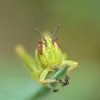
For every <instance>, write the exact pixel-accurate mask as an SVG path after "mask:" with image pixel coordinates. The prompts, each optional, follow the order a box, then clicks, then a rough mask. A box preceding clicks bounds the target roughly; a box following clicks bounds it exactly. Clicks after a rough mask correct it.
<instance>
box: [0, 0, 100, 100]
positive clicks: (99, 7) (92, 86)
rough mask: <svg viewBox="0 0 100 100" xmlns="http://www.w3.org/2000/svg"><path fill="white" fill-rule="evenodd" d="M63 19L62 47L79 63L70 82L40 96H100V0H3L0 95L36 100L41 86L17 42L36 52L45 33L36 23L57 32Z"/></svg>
mask: <svg viewBox="0 0 100 100" xmlns="http://www.w3.org/2000/svg"><path fill="white" fill-rule="evenodd" d="M57 24H61V28H60V30H59V32H58V33H57V34H56V37H57V38H58V39H59V41H60V44H61V49H62V51H63V52H66V53H67V54H68V56H69V59H72V60H75V61H78V62H79V67H77V68H76V69H75V70H74V71H73V72H71V73H70V77H71V79H70V84H69V86H66V87H63V88H62V87H61V88H60V91H59V92H58V93H52V92H51V93H49V94H48V95H46V96H45V97H43V98H40V99H39V100H47V99H48V100H61V99H62V100H100V1H99V0H0V100H30V98H32V94H33V93H34V92H35V90H36V89H38V88H39V86H41V85H40V84H39V83H37V82H34V81H33V80H32V79H31V77H30V72H29V71H27V69H26V68H25V67H24V65H23V64H22V63H21V61H20V60H19V58H18V57H17V55H16V54H15V52H14V47H15V45H17V44H23V45H24V47H25V48H26V49H27V50H28V52H29V53H30V54H31V55H33V56H34V52H35V49H36V47H37V43H38V41H39V40H40V39H41V37H40V36H39V35H38V34H37V33H36V32H35V28H38V29H39V30H40V31H41V32H42V33H43V32H45V31H49V32H51V34H53V32H54V29H55V27H56V26H57ZM31 100H32V99H31Z"/></svg>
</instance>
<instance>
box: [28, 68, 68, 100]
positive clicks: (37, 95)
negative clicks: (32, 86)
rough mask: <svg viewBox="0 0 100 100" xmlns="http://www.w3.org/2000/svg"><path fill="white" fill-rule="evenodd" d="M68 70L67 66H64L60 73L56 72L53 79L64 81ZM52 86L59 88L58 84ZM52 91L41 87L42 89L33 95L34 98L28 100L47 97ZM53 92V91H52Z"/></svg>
mask: <svg viewBox="0 0 100 100" xmlns="http://www.w3.org/2000/svg"><path fill="white" fill-rule="evenodd" d="M67 68H68V67H66V66H63V67H62V68H61V69H60V70H59V71H58V72H56V73H55V74H54V75H53V76H52V79H53V78H54V79H60V80H61V79H63V78H64V76H65V74H66V72H67ZM50 85H52V86H53V87H56V86H57V83H51V84H50ZM50 91H51V90H50V89H48V88H47V87H45V86H43V85H41V87H40V88H39V89H37V90H36V91H35V93H34V94H33V95H32V97H31V98H30V99H28V100H37V99H38V98H41V97H43V96H45V95H46V94H47V93H49V92H50ZM51 92H52V91H51Z"/></svg>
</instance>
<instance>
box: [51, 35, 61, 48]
mask: <svg viewBox="0 0 100 100" xmlns="http://www.w3.org/2000/svg"><path fill="white" fill-rule="evenodd" d="M50 38H51V39H52V37H51V36H50ZM54 42H55V43H56V44H57V46H58V47H59V48H60V43H59V41H58V39H57V38H55V37H54Z"/></svg>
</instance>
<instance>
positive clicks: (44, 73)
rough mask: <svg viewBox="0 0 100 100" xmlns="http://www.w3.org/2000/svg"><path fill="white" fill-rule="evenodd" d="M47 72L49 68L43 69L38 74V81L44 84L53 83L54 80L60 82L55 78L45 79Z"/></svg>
mask: <svg viewBox="0 0 100 100" xmlns="http://www.w3.org/2000/svg"><path fill="white" fill-rule="evenodd" d="M48 73H49V69H45V70H44V71H43V72H42V74H41V75H40V78H39V82H40V83H42V84H46V83H54V82H57V83H61V82H62V81H61V80H57V79H46V76H47V74H48Z"/></svg>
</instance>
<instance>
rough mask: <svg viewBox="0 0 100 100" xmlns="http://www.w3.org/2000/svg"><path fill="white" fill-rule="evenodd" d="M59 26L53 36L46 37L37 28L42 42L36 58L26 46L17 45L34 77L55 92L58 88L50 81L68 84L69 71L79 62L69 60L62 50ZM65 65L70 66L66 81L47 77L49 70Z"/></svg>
mask: <svg viewBox="0 0 100 100" xmlns="http://www.w3.org/2000/svg"><path fill="white" fill-rule="evenodd" d="M59 27H60V25H58V26H57V28H56V29H55V31H54V34H53V35H52V36H45V37H44V36H43V35H42V33H41V32H40V31H39V30H38V29H36V31H37V32H38V33H39V34H40V35H41V37H42V39H41V40H40V42H38V46H37V48H36V51H35V59H34V60H33V59H32V57H31V56H29V55H28V53H27V52H26V51H25V50H24V48H22V47H21V46H17V47H16V52H17V54H18V55H19V56H20V57H21V59H22V60H23V61H24V63H25V64H26V65H27V66H28V68H29V69H30V71H31V76H32V78H33V79H35V80H37V81H39V82H40V83H42V84H43V85H45V86H46V87H48V88H49V89H51V90H52V91H54V92H56V91H57V90H55V89H54V88H53V87H52V86H50V84H49V83H53V82H57V83H61V84H62V85H63V86H64V85H68V84H69V82H68V80H69V76H68V72H69V71H71V70H72V69H74V68H75V67H77V66H78V62H75V61H71V60H67V58H66V56H65V54H63V53H62V52H61V49H60V43H59V41H58V39H57V38H56V37H55V35H56V33H57V31H58V29H59ZM64 65H68V66H69V67H68V70H67V72H66V78H65V82H62V80H58V79H47V78H46V76H47V75H48V74H49V72H53V71H57V70H60V69H61V68H62V67H63V66H64Z"/></svg>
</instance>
